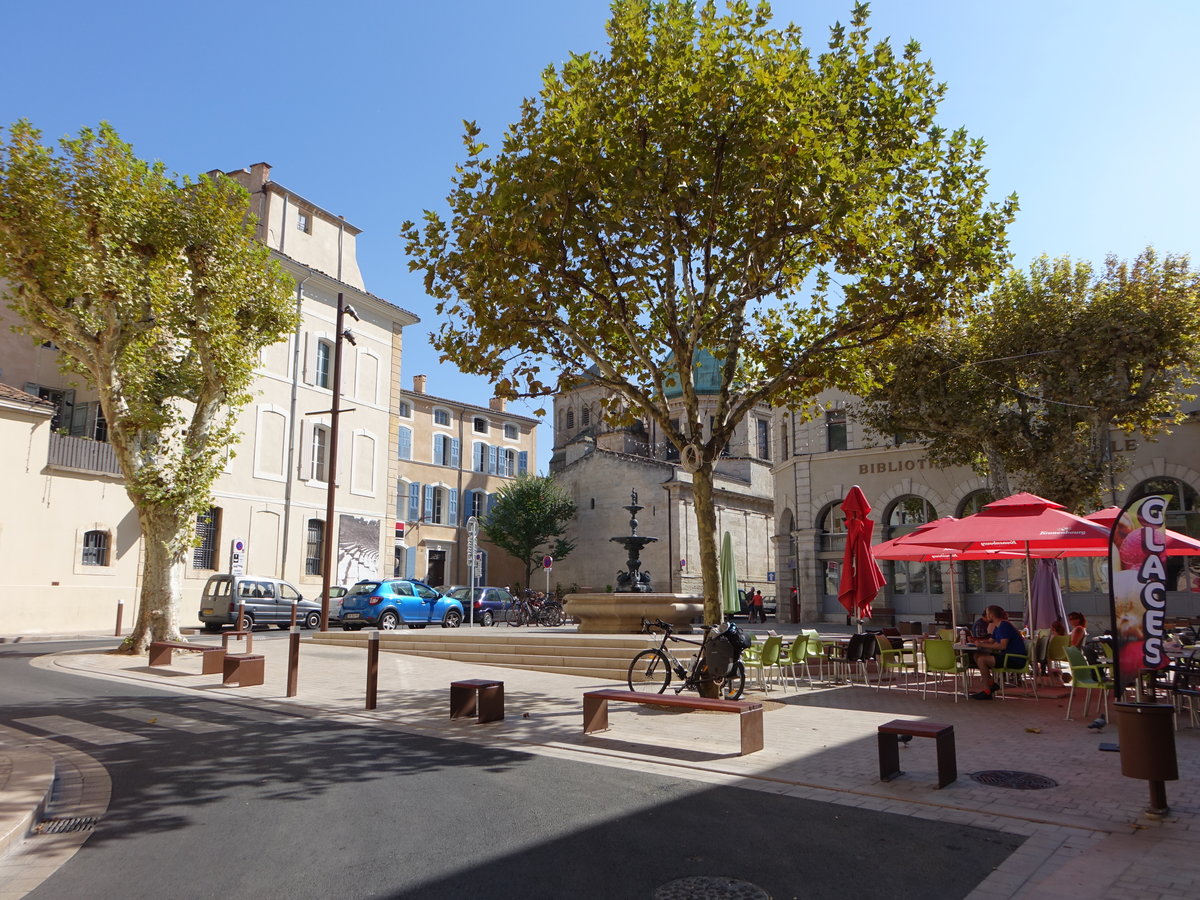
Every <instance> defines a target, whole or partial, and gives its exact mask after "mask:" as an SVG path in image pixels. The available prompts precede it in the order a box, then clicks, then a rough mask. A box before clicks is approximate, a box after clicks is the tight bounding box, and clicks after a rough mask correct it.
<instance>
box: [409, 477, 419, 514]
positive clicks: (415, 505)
mask: <svg viewBox="0 0 1200 900" xmlns="http://www.w3.org/2000/svg"><path fill="white" fill-rule="evenodd" d="M420 518H421V483H420V482H419V481H414V482H413V483H412V484H410V485H409V486H408V521H410V522H416V521H417V520H418V519H420Z"/></svg>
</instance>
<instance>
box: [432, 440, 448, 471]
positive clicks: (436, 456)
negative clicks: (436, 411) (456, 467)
mask: <svg viewBox="0 0 1200 900" xmlns="http://www.w3.org/2000/svg"><path fill="white" fill-rule="evenodd" d="M433 461H434V463H435V464H437V465H439V466H444V465H445V464H446V436H445V435H444V434H435V435H434V436H433Z"/></svg>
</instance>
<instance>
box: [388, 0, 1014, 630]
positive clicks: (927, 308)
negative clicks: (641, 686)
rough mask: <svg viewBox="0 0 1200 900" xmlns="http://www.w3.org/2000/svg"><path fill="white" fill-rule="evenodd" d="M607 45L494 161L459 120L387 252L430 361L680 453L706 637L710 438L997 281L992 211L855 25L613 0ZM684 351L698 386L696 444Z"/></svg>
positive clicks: (860, 21) (861, 374) (967, 150)
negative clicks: (599, 415)
mask: <svg viewBox="0 0 1200 900" xmlns="http://www.w3.org/2000/svg"><path fill="white" fill-rule="evenodd" d="M607 30H608V36H609V47H608V50H607V52H606V53H581V54H577V55H572V56H571V57H570V58H569V59H568V60H566V62H564V63H563V64H561V65H560V66H550V67H549V68H547V69H546V70H545V72H544V74H543V78H542V89H541V92H540V93H539V94H538V95H537V96H536V97H533V98H530V99H527V100H526V101H525V102H524V104H523V105H522V107H521V111H520V117H519V118H518V120H517V121H516V122H515V123H514V124H512V125H511V126H510V127H509V128H508V130H507V132H506V133H505V134H504V137H503V140H502V141H501V143H500V146H499V149H498V150H495V151H492V150H490V148H489V147H488V146H487V145H486V144H485V143H484V141H483V140H482V138H481V134H480V130H479V129H478V127H477V126H475V125H474V124H473V123H467V126H466V134H465V144H466V159H465V161H464V162H462V163H461V164H460V165H459V167H458V169H457V172H456V174H455V176H454V177H453V181H452V188H451V191H450V194H449V196H448V198H447V206H448V212H447V213H439V212H435V211H426V213H425V215H424V219H423V221H422V222H420V223H412V222H409V223H406V224H405V226H404V230H403V235H404V237H405V239H406V245H407V250H408V253H409V255H410V265H411V266H412V267H413V268H414V269H415V270H419V271H423V272H424V273H425V284H426V288H427V290H428V291H429V293H430V294H431V295H432V296H433V297H434V298H436V300H437V309H438V312H439V313H440V314H441V315H443V316H444V317H445V322H444V324H443V325H442V327H441V329H440V331H439V332H438V333H437V334H436V336H435V345H436V346H437V347H438V349H439V350H440V351H441V352H442V353H443V355H444V356H445V357H446V358H449V359H453V360H454V361H455V362H456V363H457V364H458V365H459V366H460V367H462V368H463V369H465V370H466V371H469V372H472V373H477V374H482V375H486V376H490V377H491V378H493V379H495V380H496V382H497V384H498V385H499V388H500V391H501V392H502V393H504V394H507V395H509V396H534V395H542V394H546V393H550V392H552V391H553V390H554V389H555V387H556V385H557V383H558V380H559V379H564V380H565V381H566V382H567V383H571V382H573V381H574V380H575V379H578V378H580V377H582V376H583V374H584V373H585V372H586V376H587V378H588V379H589V380H590V381H591V382H592V383H594V384H598V385H601V386H603V387H606V388H608V389H609V391H610V392H611V394H612V396H613V397H614V398H616V399H617V401H618V404H617V405H613V406H610V407H609V410H608V414H609V416H610V418H614V417H623V418H624V419H626V420H628V419H631V418H643V419H646V420H653V421H654V422H656V423H657V425H658V428H659V431H660V433H662V434H663V435H665V436H666V439H668V440H670V441H671V443H672V444H674V446H675V447H676V448H678V450H679V451H680V454H681V460H682V462H683V465H684V467H685V469H686V470H687V471H689V472H690V473H691V477H692V479H693V488H694V494H695V499H696V514H697V523H698V534H699V538H700V561H701V570H702V573H703V579H704V591H705V617H706V619H707V620H708V621H709V622H713V621H716V620H718V618H719V616H720V608H719V606H720V601H719V598H720V590H719V580H718V566H717V547H716V517H715V510H714V506H713V494H712V485H713V467H714V464H715V463H716V462H717V460H718V459H719V457H720V454H721V451H722V449H723V448H724V447H725V446H726V444H727V443H728V442H729V440H730V437H731V435H732V432H733V429H734V427H735V426H736V425H737V423H738V422H739V421H740V420H741V419H742V418H743V417H744V416H745V415H746V413H747V412H748V411H749V410H751V409H753V408H754V406H755V404H758V403H761V402H767V403H773V404H780V403H788V404H791V405H794V406H798V407H804V406H805V405H806V404H808V403H810V402H811V398H812V397H813V396H814V395H815V394H816V393H818V392H819V391H820V390H822V389H823V388H825V387H828V386H834V385H836V386H842V387H846V388H848V389H851V390H855V389H859V388H862V387H864V386H865V385H864V378H865V375H866V369H865V368H864V366H863V360H864V358H865V356H866V355H868V354H871V353H873V352H874V348H875V347H876V345H878V344H880V343H881V342H884V341H887V340H888V339H889V338H890V337H891V336H893V335H894V334H896V333H897V332H898V331H902V330H907V329H912V328H916V327H918V326H919V324H920V323H921V322H922V321H923V320H926V319H930V318H933V317H936V316H939V315H941V314H943V313H945V312H946V311H947V310H953V309H955V308H957V307H958V306H959V305H960V304H962V303H963V302H964V301H965V300H967V299H968V298H970V297H972V296H974V295H975V294H977V293H978V292H979V291H981V290H983V289H984V288H985V287H986V286H987V284H988V283H989V282H990V281H991V279H992V278H993V277H994V276H995V275H996V273H997V271H998V270H999V268H1000V266H1001V265H1002V263H1003V261H1004V258H1005V246H1006V236H1005V229H1006V226H1007V225H1008V223H1009V222H1010V220H1011V217H1012V214H1013V211H1014V208H1015V199H1013V198H1010V199H1009V200H1007V201H1004V202H1001V203H999V204H997V203H991V202H989V201H988V200H987V198H986V196H985V195H986V192H987V182H986V170H985V169H984V167H983V152H984V148H983V144H982V142H980V141H978V140H970V139H968V136H967V134H966V132H965V131H963V130H957V131H953V132H947V131H946V130H944V129H943V128H942V127H941V126H940V125H939V124H938V122H937V118H936V116H937V110H938V103H939V101H940V100H941V98H942V96H943V93H944V86H943V85H941V84H939V83H938V82H937V81H936V79H935V76H934V71H933V68H932V66H931V64H930V63H929V62H928V61H926V60H924V59H922V57H921V53H920V47H919V45H918V44H917V43H916V42H910V43H908V44H907V45H906V46H905V47H904V48H903V49H901V50H897V49H895V48H893V47H892V46H891V44H890V43H889V42H888V41H887V40H882V41H878V42H875V41H873V40H872V38H871V36H870V29H869V26H868V11H867V7H866V6H865V5H859V6H856V7H855V9H854V12H853V15H852V17H851V23H850V25H849V27H844V26H842V25H840V24H839V25H835V26H833V27H832V28H831V29H830V33H829V40H828V44H827V46H826V47H825V48H824V49H818V50H813V49H810V48H809V47H807V46H805V44H804V42H803V40H802V37H801V33H800V29H799V28H797V27H795V26H793V25H786V26H784V27H782V28H777V27H775V26H774V25H773V24H772V17H771V11H770V8H769V7H768V6H767V5H766V4H765V3H764V4H760V5H757V6H752V5H751V4H749V3H745V2H731V3H729V4H728V6H727V7H726V9H725V10H724V11H721V10H718V9H717V8H716V5H715V4H713V3H705V4H702V5H698V4H693V3H689V2H683V0H664V2H655V3H648V2H639V0H617V2H615V3H613V5H612V17H611V19H610V21H609V23H608V26H607ZM703 351H707V352H708V353H710V354H712V356H713V357H715V358H716V359H717V360H719V361H720V363H721V366H722V373H721V385H720V393H719V395H718V396H717V398H716V408H715V410H714V411H713V413H712V419H711V423H710V422H709V421H708V416H707V415H705V416H703V417H702V416H701V413H700V409H701V398H700V397H698V396H697V393H696V390H695V386H694V381H693V375H694V373H695V367H696V365H697V363H698V361H699V359H700V357H701V354H702V352H703ZM676 387H678V389H680V390H681V396H680V397H679V398H678V400H672V402H671V403H668V393H671V392H673V390H674V389H675V388H676ZM618 405H619V408H618Z"/></svg>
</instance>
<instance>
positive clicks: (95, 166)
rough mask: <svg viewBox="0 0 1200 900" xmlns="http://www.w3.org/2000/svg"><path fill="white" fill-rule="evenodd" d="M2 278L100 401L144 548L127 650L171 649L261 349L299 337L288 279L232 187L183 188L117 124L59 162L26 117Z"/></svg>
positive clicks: (11, 139)
mask: <svg viewBox="0 0 1200 900" xmlns="http://www.w3.org/2000/svg"><path fill="white" fill-rule="evenodd" d="M0 276H3V277H4V278H5V279H7V280H8V282H9V291H8V293H7V295H6V299H7V301H8V303H9V305H10V306H11V307H12V308H13V309H14V310H16V312H18V313H19V314H20V315H21V316H22V318H23V320H24V327H25V330H26V331H27V332H28V334H29V335H31V336H32V337H33V339H34V340H36V341H52V342H53V343H54V344H55V345H56V346H57V347H58V348H59V349H60V350H61V351H62V352H61V357H60V362H61V365H62V368H63V370H64V371H65V372H67V373H70V374H72V375H77V376H79V377H81V378H82V379H83V380H85V381H86V382H87V383H88V384H89V385H91V386H92V387H94V388H95V389H96V390H97V392H98V393H99V400H100V406H101V409H102V410H103V412H104V417H105V419H106V420H107V422H108V437H109V441H110V442H111V444H112V446H113V449H114V451H115V453H116V457H117V460H118V462H119V463H120V466H121V471H122V474H123V475H124V477H125V488H126V491H127V492H128V494H129V498H130V500H131V501H132V502H133V505H134V507H135V509H136V511H137V515H138V519H139V523H140V525H141V529H142V535H143V538H144V560H143V579H142V596H141V603H140V606H139V611H138V617H137V621H136V623H135V625H134V635H133V641H132V645H133V647H134V649H141V648H142V647H143V646H144V644H145V643H147V642H148V640H149V639H150V638H151V637H153V638H154V639H161V638H164V637H170V638H177V637H178V634H179V632H178V621H177V606H178V599H179V595H180V584H181V579H182V570H183V560H184V554H185V552H186V550H187V549H188V547H189V546H190V544H191V542H192V540H193V538H194V528H195V522H196V517H197V515H198V514H200V513H203V512H206V511H207V510H208V508H209V505H210V502H211V499H210V498H211V488H212V484H213V482H214V480H215V479H216V477H217V476H218V475H219V474H220V472H221V470H222V469H223V467H224V465H225V463H226V461H227V459H228V454H229V453H230V448H231V447H232V446H233V445H234V444H236V442H237V439H238V435H237V433H236V432H235V430H234V428H233V425H234V417H235V415H236V410H237V408H238V407H239V406H240V405H242V404H244V403H245V402H246V401H247V400H248V399H249V388H250V385H251V381H252V378H253V372H254V368H255V366H256V365H257V364H258V354H259V350H260V349H261V348H262V347H264V346H266V345H268V344H272V343H275V342H276V341H278V340H280V338H281V337H283V336H285V335H286V334H287V333H288V332H289V331H290V330H291V329H293V328H294V327H295V326H296V314H295V311H294V308H293V303H292V299H291V298H292V292H293V288H294V284H293V282H292V280H291V278H290V277H289V276H288V275H287V274H286V273H285V272H284V271H283V270H282V268H281V267H279V266H278V264H276V263H273V262H272V261H271V259H270V254H269V251H268V249H267V248H266V247H265V246H264V245H263V244H261V243H259V242H258V241H256V240H255V239H254V222H253V220H252V218H251V217H250V216H249V198H248V195H247V194H246V192H245V190H243V189H242V188H241V187H240V186H239V185H238V184H237V183H236V182H234V181H233V180H232V179H229V178H225V177H224V176H217V177H213V178H210V177H207V176H201V177H200V178H198V179H196V180H195V181H192V180H188V179H183V180H182V181H180V180H178V179H177V178H175V177H171V176H169V175H168V174H167V173H166V170H165V168H164V166H163V164H162V163H158V162H156V163H147V162H145V161H143V160H141V159H138V158H137V157H136V156H135V155H134V152H133V148H132V147H131V146H130V145H129V144H127V143H125V142H124V141H122V140H121V139H120V137H119V136H118V135H117V133H116V131H115V130H114V129H113V128H112V126H110V125H108V124H102V125H100V127H99V128H98V129H95V130H93V129H84V130H83V131H81V132H80V134H79V137H77V138H64V139H63V140H62V141H61V142H60V144H59V152H57V153H56V152H55V150H54V149H53V148H51V147H48V146H45V145H43V143H42V135H41V132H39V131H38V130H37V129H36V128H34V127H33V126H32V125H31V124H29V123H28V122H25V121H21V122H18V123H16V124H15V125H13V126H12V127H11V128H10V129H9V130H8V137H7V140H6V141H3V142H0Z"/></svg>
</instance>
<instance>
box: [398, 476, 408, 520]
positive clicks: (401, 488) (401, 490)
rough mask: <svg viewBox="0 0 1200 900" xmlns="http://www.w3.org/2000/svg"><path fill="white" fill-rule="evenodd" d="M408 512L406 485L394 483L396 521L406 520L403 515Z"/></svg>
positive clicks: (399, 482) (404, 483) (401, 482)
mask: <svg viewBox="0 0 1200 900" xmlns="http://www.w3.org/2000/svg"><path fill="white" fill-rule="evenodd" d="M407 510H408V484H407V483H406V482H403V481H397V482H396V519H397V521H401V520H403V519H405V518H406V516H405V515H404V514H405V512H406V511H407Z"/></svg>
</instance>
